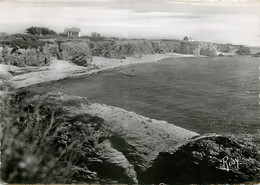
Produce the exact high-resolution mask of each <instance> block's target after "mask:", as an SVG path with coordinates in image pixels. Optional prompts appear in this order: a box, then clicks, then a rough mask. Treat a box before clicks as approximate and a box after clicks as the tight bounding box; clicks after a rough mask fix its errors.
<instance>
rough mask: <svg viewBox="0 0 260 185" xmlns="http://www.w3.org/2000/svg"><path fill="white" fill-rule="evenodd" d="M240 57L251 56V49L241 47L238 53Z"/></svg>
mask: <svg viewBox="0 0 260 185" xmlns="http://www.w3.org/2000/svg"><path fill="white" fill-rule="evenodd" d="M236 53H237V54H238V55H250V54H251V50H250V48H249V47H246V46H240V47H239V49H238V50H237V51H236Z"/></svg>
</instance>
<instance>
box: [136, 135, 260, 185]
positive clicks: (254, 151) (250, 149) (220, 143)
mask: <svg viewBox="0 0 260 185" xmlns="http://www.w3.org/2000/svg"><path fill="white" fill-rule="evenodd" d="M259 180H260V154H259V144H258V145H257V144H256V143H253V142H252V141H251V140H248V139H245V138H243V139H242V138H235V137H231V136H229V137H224V136H217V135H210V136H202V137H199V138H197V139H194V140H193V141H190V142H189V143H187V144H185V145H184V146H182V147H180V148H179V149H178V150H177V151H176V152H173V153H170V152H163V153H160V154H159V156H158V157H157V159H156V160H155V161H154V164H153V166H152V167H151V168H149V169H148V170H147V171H146V172H145V173H144V174H143V176H142V177H141V179H140V181H141V182H142V183H160V182H164V183H171V184H172V183H188V184H190V183H196V184H201V183H203V184H204V183H210V184H212V183H214V184H218V183H245V182H259Z"/></svg>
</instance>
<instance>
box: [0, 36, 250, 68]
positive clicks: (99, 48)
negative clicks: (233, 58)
mask: <svg viewBox="0 0 260 185" xmlns="http://www.w3.org/2000/svg"><path fill="white" fill-rule="evenodd" d="M0 44H1V45H2V47H0V63H5V64H8V63H9V64H12V65H16V66H27V65H29V66H43V65H49V62H50V60H51V59H52V58H53V57H54V58H57V59H59V60H67V61H71V62H73V63H75V64H77V65H81V66H89V65H91V61H92V56H100V57H106V58H116V59H124V58H126V57H137V58H139V57H142V56H143V55H146V54H154V53H160V54H162V53H180V54H188V55H203V56H218V55H223V54H224V55H235V54H239V55H250V49H249V48H248V47H245V46H236V45H231V44H217V43H210V42H199V41H180V40H145V39H114V38H111V39H108V38H107V39H106V38H102V39H100V40H97V41H91V40H90V39H88V38H74V39H73V38H66V37H57V38H53V39H38V40H37V39H36V38H33V37H32V36H27V35H16V36H12V37H5V40H1V39H0Z"/></svg>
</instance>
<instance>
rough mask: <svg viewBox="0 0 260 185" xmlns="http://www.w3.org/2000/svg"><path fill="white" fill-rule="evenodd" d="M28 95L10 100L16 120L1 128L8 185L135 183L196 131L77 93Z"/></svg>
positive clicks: (3, 165) (20, 95) (23, 94)
mask: <svg viewBox="0 0 260 185" xmlns="http://www.w3.org/2000/svg"><path fill="white" fill-rule="evenodd" d="M27 93H28V92H21V93H19V94H18V95H17V96H16V97H15V98H14V99H13V102H12V105H13V106H14V107H13V108H12V109H11V112H15V113H16V114H14V115H16V116H17V118H15V116H12V120H16V121H15V122H14V123H11V122H10V123H9V124H12V126H7V127H6V128H5V129H6V130H5V131H4V134H5V135H4V139H3V142H2V143H3V150H2V151H3V153H2V159H3V164H2V178H3V179H4V180H5V181H7V182H10V183H11V182H12V183H15V182H16V183H17V182H19V183H22V182H23V183H36V182H46V183H47V182H56V183H80V182H85V183H86V182H88V183H89V182H93V183H102V182H106V183H112V182H115V183H137V182H138V178H139V176H140V175H141V174H142V173H143V172H144V171H145V170H146V169H147V168H148V167H149V166H150V165H151V163H152V161H153V160H154V159H155V158H156V157H157V156H158V154H159V152H165V151H167V150H169V149H170V148H172V149H176V148H178V146H180V145H182V144H183V143H186V142H187V141H188V139H189V138H191V137H194V136H197V135H198V134H196V133H194V132H191V131H188V130H185V129H182V128H180V127H177V126H174V125H172V124H169V123H167V122H165V121H157V120H151V119H149V118H146V117H143V116H140V115H138V114H135V113H133V112H129V111H126V110H123V109H120V108H116V107H111V106H106V105H102V104H97V103H94V102H92V101H90V100H88V99H85V98H81V97H73V96H68V95H65V94H61V93H54V92H52V93H45V94H42V95H39V94H38V93H36V94H33V93H29V94H27ZM15 106H16V107H15ZM17 110H19V112H18V115H17ZM16 126H18V128H19V133H20V134H17V132H16V129H18V128H16ZM8 128H10V130H8ZM11 128H12V129H11ZM15 128H16V129H15ZM14 134H15V136H16V137H15V139H13V140H15V141H16V142H15V144H14V146H12V148H11V150H12V151H13V152H12V153H10V152H9V151H10V146H9V145H8V143H10V142H12V138H14ZM21 151H22V153H21ZM12 161H16V162H15V163H13V162H12Z"/></svg>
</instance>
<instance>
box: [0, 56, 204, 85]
mask: <svg viewBox="0 0 260 185" xmlns="http://www.w3.org/2000/svg"><path fill="white" fill-rule="evenodd" d="M178 57H203V56H195V55H182V54H176V53H166V54H147V55H143V56H142V57H140V58H136V57H127V58H126V59H111V58H104V57H93V61H92V66H91V67H83V66H78V65H76V64H73V63H71V62H69V61H63V60H52V61H51V64H50V65H49V66H41V67H29V66H28V67H16V66H8V65H4V64H0V71H8V72H11V73H18V75H15V76H13V77H12V81H13V84H14V88H15V89H20V88H24V87H28V86H33V85H38V84H42V83H49V82H53V81H58V80H63V79H67V78H80V77H84V76H90V75H95V74H98V73H100V72H102V71H107V70H117V69H121V68H125V67H129V66H132V65H136V64H144V63H155V62H159V61H161V60H163V59H167V58H178ZM19 73H20V74H19Z"/></svg>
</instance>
